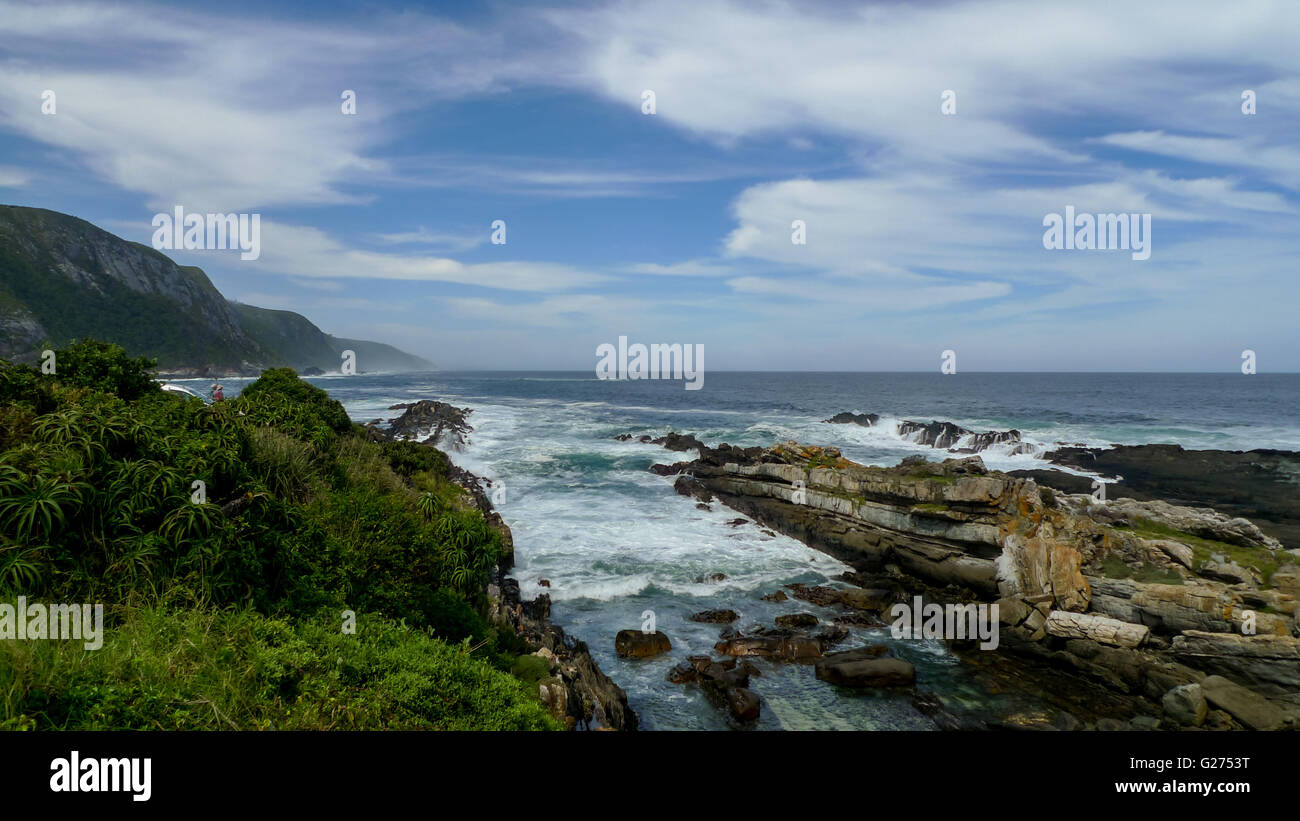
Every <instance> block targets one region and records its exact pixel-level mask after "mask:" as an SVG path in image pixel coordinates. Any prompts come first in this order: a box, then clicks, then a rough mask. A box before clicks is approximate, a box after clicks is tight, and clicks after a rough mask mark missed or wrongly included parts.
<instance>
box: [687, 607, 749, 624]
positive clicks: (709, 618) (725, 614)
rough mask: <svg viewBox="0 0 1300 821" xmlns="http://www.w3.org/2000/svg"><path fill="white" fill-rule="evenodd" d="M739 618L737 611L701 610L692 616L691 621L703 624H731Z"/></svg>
mask: <svg viewBox="0 0 1300 821" xmlns="http://www.w3.org/2000/svg"><path fill="white" fill-rule="evenodd" d="M737 618H739V616H737V615H736V611H735V610H701V611H700V612H698V613H695V614H693V615H692V616H691V621H697V622H701V623H703V624H730V623H731V622H733V621H735V620H736V619H737Z"/></svg>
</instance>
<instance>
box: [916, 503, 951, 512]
mask: <svg viewBox="0 0 1300 821" xmlns="http://www.w3.org/2000/svg"><path fill="white" fill-rule="evenodd" d="M951 509H952V508H950V507H948V506H947V505H941V504H938V503H936V502H923V503H921V504H918V505H912V510H919V511H923V512H926V513H942V512H945V511H948V510H951Z"/></svg>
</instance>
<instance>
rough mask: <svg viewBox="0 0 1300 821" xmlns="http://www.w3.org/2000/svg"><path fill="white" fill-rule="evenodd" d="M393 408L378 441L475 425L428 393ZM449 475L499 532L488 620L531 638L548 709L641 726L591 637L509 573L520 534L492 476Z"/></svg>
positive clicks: (456, 470) (437, 437)
mask: <svg viewBox="0 0 1300 821" xmlns="http://www.w3.org/2000/svg"><path fill="white" fill-rule="evenodd" d="M389 410H401V411H402V414H401V415H400V416H397V417H395V418H392V419H389V420H387V421H386V422H385V421H384V420H380V419H376V420H375V421H373V422H371V423H370V425H368V426H367V428H366V430H367V432H368V434H369V436H370V437H371V438H372V439H374V440H376V441H415V442H419V443H420V444H421V445H425V446H428V447H434V446H439V447H440V448H444V449H447V450H453V451H459V450H461V449H463V448H464V447H465V446H466V445H467V444H469V435H470V434H471V433H472V432H473V430H474V428H473V426H472V425H470V423H469V421H468V417H469V415H470V413H472V411H471V410H470V409H468V408H458V407H455V406H453V405H449V404H447V403H445V402H437V401H433V400H427V399H426V400H421V401H418V402H412V403H401V404H398V405H394V406H392V407H390V408H389ZM447 475H448V478H449V479H450V480H451V481H452V482H454V483H455V484H457V485H458V486H460V487H461V488H462V489H464V490H465V491H466V492H467V494H468V495H469V497H470V499H471V500H472V502H473V505H474V507H476V508H477V509H478V510H479V512H480V513H482V514H483V518H484V519H485V520H486V521H487V523H488V525H489V526H490V527H491V528H492V529H493V530H495V531H496V532H497V533H498V534H500V536H501V543H502V545H503V547H504V550H503V552H502V555H501V558H500V560H499V561H498V563H497V565H496V567H495V568H493V569H492V572H491V576H490V581H489V583H488V585H487V587H486V589H485V590H484V594H485V596H486V601H487V606H486V610H487V618H488V621H489V623H490V624H492V625H493V626H494V627H497V628H500V629H505V630H507V631H510V632H511V633H513V634H515V635H516V636H518V637H519V638H520V639H522V640H523V641H524V642H526V643H527V645H528V647H529V650H530V652H531V653H532V655H533V656H535V657H536V658H538V659H540V660H541V661H542V662H543V663H544V666H545V668H546V669H545V675H543V676H542V677H541V678H540V679H539V680H538V682H537V688H538V691H537V694H538V697H539V698H540V700H541V702H542V705H543V707H544V708H545V709H546V710H547V711H548V712H550V714H551V715H552V716H554V717H555V718H556V720H558V721H559V722H560V723H561V724H562V725H563V726H564V727H565V728H566V729H570V730H576V729H583V730H628V731H630V730H635V729H637V723H638V721H637V715H636V712H635V711H634V710H633V709H632V708H631V707H630V706H629V705H628V701H627V693H625V692H624V691H623V689H622V688H621V687H619V686H618V685H617V684H615V683H614V681H613V680H612V679H610V678H609V676H607V675H605V673H604V672H602V671H601V669H600V666H599V665H598V664H597V663H596V660H595V659H594V658H592V655H591V653H590V651H589V650H588V649H587V645H586V643H585V642H582V641H579V640H578V639H576V638H574V637H573V636H570V635H568V634H566V633H565V632H564V630H563V628H561V627H559V626H558V625H555V624H552V623H551V619H550V615H551V600H550V597H549V596H547V595H545V594H542V595H540V596H538V597H537V598H535V599H533V600H531V601H526V600H524V599H522V598H521V597H520V592H519V582H518V581H517V580H516V579H513V578H511V577H510V576H509V575H508V574H509V571H510V569H511V568H512V567H513V565H514V545H515V541H514V535H513V534H512V533H511V531H510V527H509V525H507V524H506V523H505V521H504V520H503V519H502V518H501V515H500V514H499V513H498V512H497V511H496V509H495V507H494V506H493V504H492V500H491V487H492V483H491V480H488V479H484V478H482V477H480V476H477V475H475V474H474V473H471V472H470V471H468V470H465V469H463V468H460V467H457V466H455V465H450V464H449V465H448V468H447Z"/></svg>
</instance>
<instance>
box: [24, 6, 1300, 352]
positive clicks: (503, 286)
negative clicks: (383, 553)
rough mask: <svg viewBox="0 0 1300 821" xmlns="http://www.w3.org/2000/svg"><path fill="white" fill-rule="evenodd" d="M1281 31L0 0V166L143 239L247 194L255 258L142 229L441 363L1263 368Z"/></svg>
mask: <svg viewBox="0 0 1300 821" xmlns="http://www.w3.org/2000/svg"><path fill="white" fill-rule="evenodd" d="M268 6H269V8H268ZM1297 32H1300V3H1294V2H1251V0H1242V1H1241V2H1234V3H1222V2H1199V0H1172V1H1171V2H1144V3H1106V4H1102V3H1069V4H1064V3H1059V4H1058V3H1041V2H998V1H997V0H993V1H992V2H978V3H969V2H926V3H919V4H903V3H898V2H873V3H858V4H848V3H819V2H800V3H765V2H748V3H733V2H721V1H719V0H649V1H648V2H614V3H575V4H563V5H561V4H553V3H548V4H532V3H518V2H512V3H478V4H468V3H437V4H434V3H428V4H414V3H406V4H397V3H369V4H356V3H340V4H332V3H329V2H310V3H307V2H303V3H284V4H265V3H260V2H242V0H236V1H235V2H225V3H219V4H212V3H201V4H200V3H193V4H191V3H179V2H169V3H167V4H166V5H161V4H158V5H153V4H144V3H140V4H135V3H113V4H105V3H91V4H81V3H62V2H41V3H36V4H25V3H10V2H5V0H0V202H3V203H7V204H17V205H29V206H37V207H43V208H50V209H53V210H56V211H61V212H65V213H70V214H73V215H75V216H78V217H81V218H83V219H87V220H89V221H90V222H93V223H95V224H96V225H99V226H100V227H102V228H104V229H106V230H109V231H111V232H113V233H115V234H117V235H119V236H122V237H125V238H127V239H130V240H134V241H138V242H143V243H150V242H151V240H152V237H153V233H154V229H153V227H152V220H153V218H154V216H155V215H156V214H158V213H171V212H172V210H173V209H174V208H175V207H177V206H180V207H182V208H183V209H184V210H185V212H187V213H214V212H215V213H245V214H258V215H260V217H259V218H260V223H261V254H260V256H259V257H258V258H257V259H256V260H244V259H241V258H240V253H239V251H238V250H203V251H183V250H182V251H168V252H166V253H168V254H169V255H170V256H172V257H173V258H174V259H176V260H177V261H178V262H180V263H182V264H192V265H199V266H201V267H202V268H203V269H204V270H205V271H206V272H207V274H208V275H209V277H211V279H212V280H213V282H214V283H215V284H216V286H217V287H218V288H219V289H220V290H221V291H222V293H224V294H225V295H226V296H227V297H229V298H231V299H234V300H238V301H241V302H246V303H250V304H253V305H260V306H264V307H270V308H285V309H290V310H294V311H298V312H299V313H302V314H304V315H305V316H307V317H308V318H310V319H311V320H312V321H314V322H315V323H316V324H317V325H319V326H320V327H321V328H322V329H323V330H325V331H326V332H328V333H332V334H335V335H338V336H345V337H354V338H365V339H373V340H379V341H383V342H388V343H391V344H395V345H397V346H399V347H401V348H403V349H405V350H408V351H411V352H412V353H416V354H419V355H421V356H424V357H426V358H428V359H430V360H432V361H434V362H435V363H436V364H437V365H439V366H440V367H442V368H445V369H519V370H525V369H573V370H586V369H588V368H592V367H594V365H595V362H596V355H595V350H596V348H597V347H598V346H599V345H601V344H603V343H616V342H617V340H618V337H620V336H626V337H628V339H629V341H630V342H632V343H636V342H641V343H646V344H649V343H653V342H658V343H681V344H694V345H702V346H703V347H704V348H706V349H707V354H708V356H707V360H706V361H707V366H708V367H709V368H710V369H712V370H813V371H836V370H847V371H889V370H917V371H928V370H937V369H939V367H940V365H941V361H942V354H943V352H944V351H946V350H950V351H953V352H955V354H956V364H957V368H958V372H960V371H962V370H971V371H1073V370H1081V371H1225V372H1226V371H1236V370H1239V368H1240V366H1241V361H1242V352H1243V351H1245V350H1248V349H1249V350H1252V351H1254V352H1255V353H1256V363H1257V368H1258V370H1259V372H1261V373H1265V372H1269V371H1273V372H1279V371H1289V372H1294V371H1300V331H1298V330H1297V326H1298V324H1300V323H1298V322H1297V316H1296V313H1297V311H1296V309H1297V306H1298V305H1300V265H1297V262H1296V260H1297V256H1296V251H1295V247H1294V246H1295V241H1296V238H1297V237H1300V231H1298V230H1297V208H1298V207H1300V138H1298V136H1297V135H1300V127H1298V126H1300V49H1297V48H1296V45H1295V38H1296V33H1297ZM46 91H52V92H54V103H55V109H54V111H53V112H52V113H47V112H45V111H43V110H42V108H43V105H44V97H43V95H44V92H46ZM348 91H350V92H353V94H354V95H355V113H345V112H344V108H345V105H344V94H345V92H348ZM646 91H652V92H653V95H654V96H653V102H654V106H653V113H647V106H646V95H645V92H646ZM1247 91H1250V92H1252V93H1253V95H1252V96H1253V100H1254V109H1253V110H1254V113H1247V112H1246V111H1245V110H1244V108H1247V107H1248V106H1246V104H1245V102H1244V101H1243V94H1244V93H1245V92H1247ZM948 92H951V93H948ZM945 109H947V110H946V111H945ZM1067 206H1070V207H1073V209H1074V210H1075V212H1076V213H1087V214H1099V213H1102V214H1107V213H1123V214H1149V215H1150V220H1151V233H1150V243H1151V244H1150V257H1149V258H1147V259H1133V255H1132V254H1131V253H1130V252H1129V251H1126V250H1078V249H1075V250H1068V249H1048V248H1045V247H1044V241H1043V240H1044V232H1045V230H1046V229H1045V228H1044V219H1045V217H1047V215H1049V214H1064V213H1065V209H1066V208H1067ZM497 220H501V221H503V222H504V224H505V236H504V239H505V242H504V243H494V242H493V241H492V239H493V236H492V235H493V227H492V226H493V223H494V221H497ZM795 221H802V226H803V239H804V240H805V241H804V242H802V243H796V242H793V241H792V238H793V237H794V234H795V229H794V225H795ZM498 238H500V237H499V236H498Z"/></svg>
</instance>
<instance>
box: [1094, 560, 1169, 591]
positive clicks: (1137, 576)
mask: <svg viewBox="0 0 1300 821" xmlns="http://www.w3.org/2000/svg"><path fill="white" fill-rule="evenodd" d="M1101 571H1102V574H1103V575H1104V576H1106V578H1108V579H1133V580H1134V581H1138V582H1143V583H1145V584H1182V583H1183V577H1182V576H1180V575H1178V571H1177V570H1172V569H1166V568H1163V567H1159V566H1157V565H1154V564H1152V563H1150V562H1143V563H1142V564H1141V566H1139V567H1137V568H1133V567H1130V566H1129V565H1127V564H1125V563H1124V560H1123V559H1121V558H1120V557H1119V556H1116V555H1114V554H1111V555H1109V556H1107V557H1106V558H1104V559H1102V560H1101Z"/></svg>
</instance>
